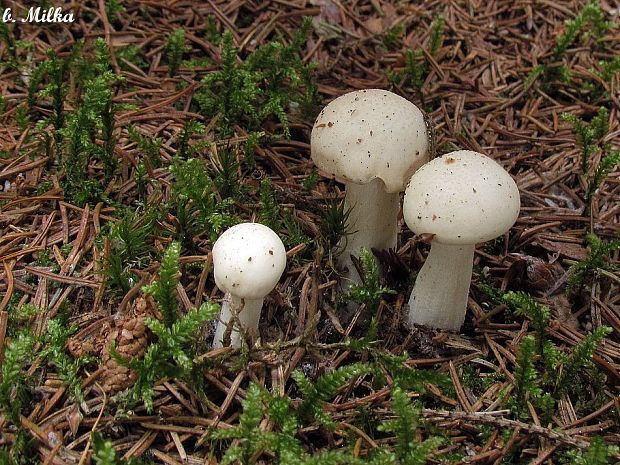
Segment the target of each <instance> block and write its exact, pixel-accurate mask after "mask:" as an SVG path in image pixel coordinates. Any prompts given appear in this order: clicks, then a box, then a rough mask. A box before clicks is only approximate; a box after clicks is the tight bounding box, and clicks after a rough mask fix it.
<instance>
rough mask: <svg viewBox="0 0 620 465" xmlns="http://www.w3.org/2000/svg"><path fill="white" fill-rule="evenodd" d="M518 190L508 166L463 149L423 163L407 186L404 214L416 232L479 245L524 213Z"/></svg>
mask: <svg viewBox="0 0 620 465" xmlns="http://www.w3.org/2000/svg"><path fill="white" fill-rule="evenodd" d="M519 208H520V199H519V189H518V188H517V185H516V184H515V182H514V180H513V179H512V177H511V176H510V174H508V173H507V172H506V171H505V170H504V168H502V167H501V166H500V165H499V164H498V163H497V162H495V161H494V160H493V159H491V158H489V157H487V156H485V155H482V154H480V153H477V152H472V151H469V150H458V151H456V152H451V153H448V154H446V155H443V156H441V157H438V158H435V159H433V160H431V161H430V162H428V163H427V164H426V165H424V166H423V167H422V168H420V169H419V170H418V171H417V172H416V173H415V174H414V175H413V177H412V178H411V181H410V182H409V185H408V186H407V189H406V190H405V199H404V202H403V215H404V217H405V222H406V223H407V226H409V229H411V230H412V231H414V232H415V233H417V234H423V233H427V234H435V238H434V239H433V240H436V241H438V242H441V243H443V244H453V245H460V244H476V243H479V242H485V241H488V240H491V239H493V238H495V237H498V236H500V235H502V234H503V233H505V232H506V231H508V230H509V229H510V227H511V226H512V225H513V224H514V222H515V221H516V219H517V217H518V216H519Z"/></svg>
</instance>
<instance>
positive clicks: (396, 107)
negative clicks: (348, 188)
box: [310, 89, 429, 193]
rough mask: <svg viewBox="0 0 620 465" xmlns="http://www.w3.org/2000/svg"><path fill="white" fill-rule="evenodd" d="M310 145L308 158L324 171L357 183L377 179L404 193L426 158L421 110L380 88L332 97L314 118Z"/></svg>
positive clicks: (390, 191) (389, 188) (392, 191)
mask: <svg viewBox="0 0 620 465" xmlns="http://www.w3.org/2000/svg"><path fill="white" fill-rule="evenodd" d="M310 145H311V147H312V160H314V163H315V164H316V165H317V166H318V167H319V168H320V169H322V170H323V171H325V172H327V173H331V174H333V175H335V176H338V177H341V178H344V179H345V180H347V181H350V182H354V183H357V184H366V183H368V182H370V181H372V180H373V179H376V178H379V179H381V180H382V181H383V183H384V184H385V190H386V191H387V192H389V193H394V192H402V191H403V189H404V188H405V186H406V185H407V181H408V180H409V178H410V177H411V175H412V174H413V173H414V172H415V171H416V170H417V169H418V168H419V167H420V166H421V165H422V164H424V163H425V162H426V161H428V157H429V154H428V149H429V140H428V135H427V128H426V123H425V122H424V115H423V114H422V112H421V111H420V110H419V109H418V107H416V106H415V105H414V104H413V103H411V102H410V101H408V100H407V99H404V98H403V97H400V96H398V95H396V94H394V93H392V92H389V91H387V90H380V89H366V90H359V91H355V92H350V93H348V94H344V95H342V96H340V97H338V98H337V99H335V100H333V101H332V102H330V103H329V104H328V105H327V106H326V107H325V108H324V109H323V111H321V113H320V114H319V116H318V117H317V119H316V121H315V123H314V127H313V128H312V136H311V141H310Z"/></svg>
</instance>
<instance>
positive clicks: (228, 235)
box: [213, 223, 286, 299]
mask: <svg viewBox="0 0 620 465" xmlns="http://www.w3.org/2000/svg"><path fill="white" fill-rule="evenodd" d="M285 266H286V250H285V248H284V244H282V241H281V240H280V238H279V237H278V235H277V234H276V233H275V232H273V231H272V230H271V229H270V228H268V227H267V226H264V225H262V224H259V223H241V224H238V225H236V226H233V227H232V228H230V229H228V230H226V231H225V232H224V233H223V234H222V235H221V236H220V237H219V238H218V240H217V241H215V244H214V245H213V274H214V277H215V283H216V284H217V287H219V288H220V289H221V290H223V291H225V292H230V293H231V294H232V295H234V296H237V297H240V298H243V299H262V298H263V297H265V296H266V295H267V294H269V293H270V292H271V291H272V290H273V288H274V287H275V286H276V284H277V283H278V281H279V280H280V276H281V275H282V272H283V271H284V268H285Z"/></svg>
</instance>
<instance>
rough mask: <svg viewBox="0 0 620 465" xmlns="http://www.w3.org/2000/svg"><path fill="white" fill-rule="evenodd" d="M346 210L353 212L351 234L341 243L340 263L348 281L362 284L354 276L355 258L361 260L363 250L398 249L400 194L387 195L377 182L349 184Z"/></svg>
mask: <svg viewBox="0 0 620 465" xmlns="http://www.w3.org/2000/svg"><path fill="white" fill-rule="evenodd" d="M344 205H345V209H346V210H348V211H350V213H349V219H348V222H347V223H348V228H347V230H348V231H349V232H350V234H348V235H346V236H345V237H343V238H342V239H341V241H340V245H341V247H343V251H342V254H341V255H340V259H339V262H340V264H341V265H342V266H346V267H348V268H349V273H348V277H350V278H351V279H352V280H353V281H355V282H357V283H360V282H361V280H360V278H359V277H358V276H357V273H354V272H353V270H354V267H353V262H352V261H351V254H353V255H355V256H359V253H360V249H361V248H362V247H366V248H367V249H368V250H370V249H371V248H375V249H389V248H391V247H396V238H397V234H398V212H399V210H400V193H398V192H396V193H393V194H390V193H388V192H386V191H385V184H384V183H383V181H381V180H380V179H375V180H373V181H371V182H369V183H367V184H354V183H352V182H349V183H347V185H346V193H345V198H344Z"/></svg>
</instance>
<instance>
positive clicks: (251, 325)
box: [213, 293, 265, 349]
mask: <svg viewBox="0 0 620 465" xmlns="http://www.w3.org/2000/svg"><path fill="white" fill-rule="evenodd" d="M264 300H265V299H243V298H241V297H237V296H234V295H231V294H230V293H226V295H225V296H224V300H223V301H222V310H221V311H220V317H219V320H218V323H217V328H216V330H215V338H214V339H213V348H215V349H217V348H220V347H223V346H224V344H223V339H224V335H225V333H226V329H227V328H228V326H229V325H232V330H231V332H230V345H231V347H234V348H236V349H238V348H239V347H241V340H242V338H243V334H244V333H245V334H248V335H249V336H250V337H251V338H252V339H254V338H256V337H257V336H258V320H259V319H260V312H261V310H262V308H263V301H264ZM235 315H236V319H237V320H238V324H237V321H236V320H235ZM238 325H240V326H241V328H239V327H238Z"/></svg>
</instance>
